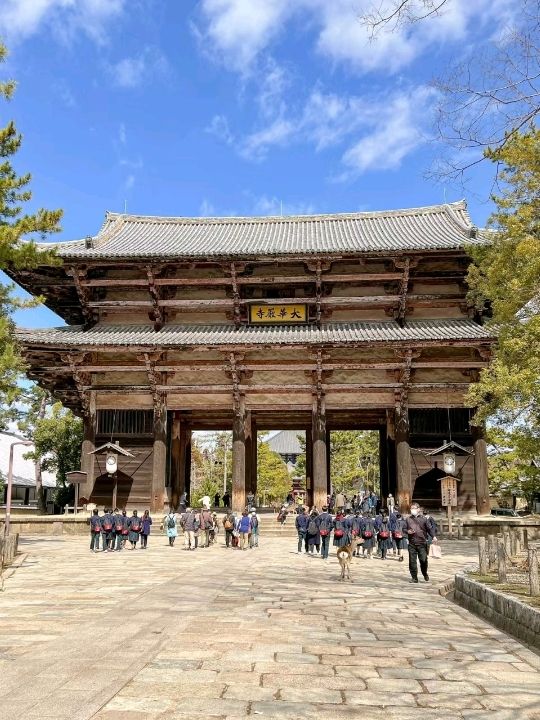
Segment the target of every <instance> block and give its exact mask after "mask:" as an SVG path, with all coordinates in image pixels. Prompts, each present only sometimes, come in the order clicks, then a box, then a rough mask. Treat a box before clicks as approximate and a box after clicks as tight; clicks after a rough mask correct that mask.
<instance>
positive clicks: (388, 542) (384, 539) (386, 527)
mask: <svg viewBox="0 0 540 720" xmlns="http://www.w3.org/2000/svg"><path fill="white" fill-rule="evenodd" d="M377 540H378V544H379V554H380V556H381V559H382V560H386V555H387V553H388V550H391V549H392V531H391V530H390V521H389V520H388V517H387V516H386V515H385V514H384V513H383V515H382V516H381V521H380V523H379V528H378V531H377Z"/></svg>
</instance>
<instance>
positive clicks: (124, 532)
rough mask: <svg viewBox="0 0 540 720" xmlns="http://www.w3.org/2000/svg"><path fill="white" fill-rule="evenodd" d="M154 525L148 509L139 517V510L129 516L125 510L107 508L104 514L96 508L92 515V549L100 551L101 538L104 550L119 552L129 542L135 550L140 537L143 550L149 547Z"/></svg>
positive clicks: (92, 550)
mask: <svg viewBox="0 0 540 720" xmlns="http://www.w3.org/2000/svg"><path fill="white" fill-rule="evenodd" d="M151 526H152V518H151V517H150V513H149V512H148V510H145V511H144V513H143V515H142V517H139V515H138V514H137V510H134V511H133V514H132V515H131V517H128V515H127V512H126V511H125V510H122V511H120V510H119V509H118V508H115V509H114V511H113V510H112V509H109V508H105V510H104V512H103V515H100V514H99V512H98V510H97V509H95V510H93V512H92V515H91V516H90V551H91V552H99V543H100V539H101V543H102V548H101V551H102V552H117V551H120V550H123V549H124V548H125V546H126V543H128V542H129V544H130V545H131V550H135V548H136V547H137V543H138V542H139V539H140V541H141V546H140V547H141V550H146V548H147V547H148V536H149V535H150V528H151Z"/></svg>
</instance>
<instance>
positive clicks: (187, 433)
mask: <svg viewBox="0 0 540 720" xmlns="http://www.w3.org/2000/svg"><path fill="white" fill-rule="evenodd" d="M182 447H183V448H184V461H183V463H182V466H183V468H184V492H185V493H186V497H187V499H188V501H189V502H190V503H191V428H190V427H189V426H185V427H184V429H183V445H182Z"/></svg>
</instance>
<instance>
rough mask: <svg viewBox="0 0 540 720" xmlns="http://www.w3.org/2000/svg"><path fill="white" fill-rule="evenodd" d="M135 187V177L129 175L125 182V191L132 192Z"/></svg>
mask: <svg viewBox="0 0 540 720" xmlns="http://www.w3.org/2000/svg"><path fill="white" fill-rule="evenodd" d="M134 185H135V175H128V176H127V178H126V180H125V182H124V190H131V189H132V187H133V186H134Z"/></svg>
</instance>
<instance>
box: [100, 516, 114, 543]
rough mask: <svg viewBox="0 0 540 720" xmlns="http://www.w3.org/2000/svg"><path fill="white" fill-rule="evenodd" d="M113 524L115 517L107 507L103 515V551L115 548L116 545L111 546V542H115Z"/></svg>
mask: <svg viewBox="0 0 540 720" xmlns="http://www.w3.org/2000/svg"><path fill="white" fill-rule="evenodd" d="M113 524H114V518H113V516H112V514H111V511H110V510H109V508H105V512H104V514H103V517H102V518H101V538H102V541H103V552H110V551H112V550H114V546H113V547H112V548H111V542H113Z"/></svg>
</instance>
